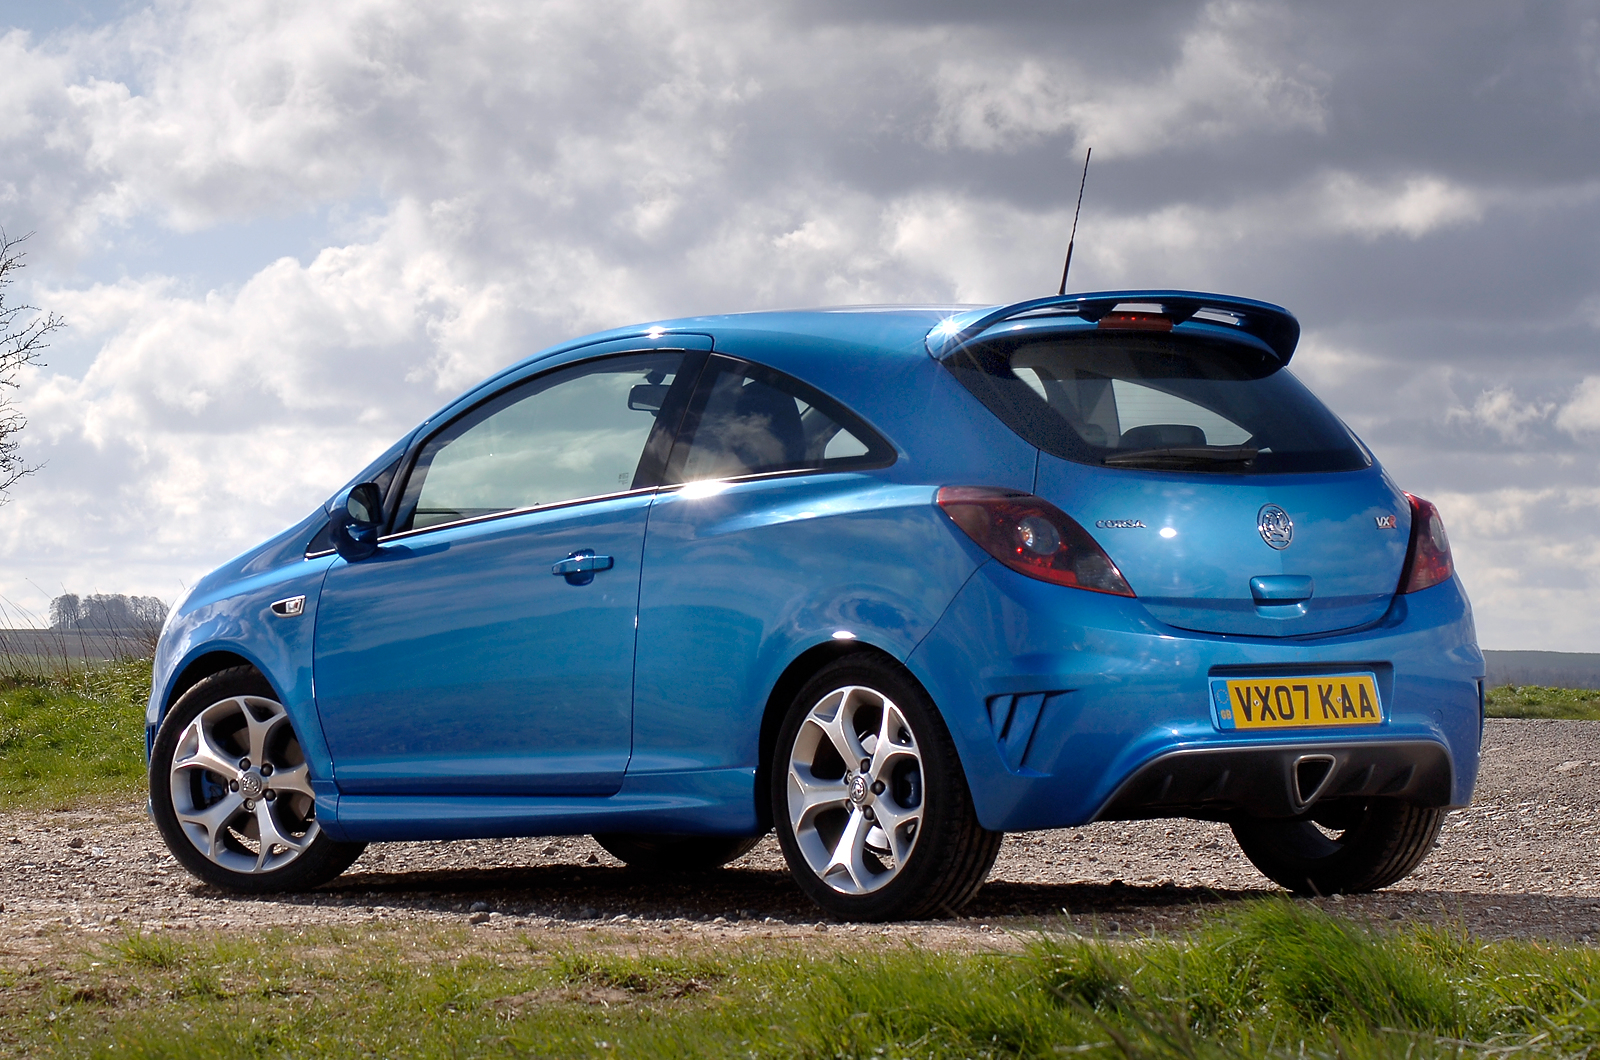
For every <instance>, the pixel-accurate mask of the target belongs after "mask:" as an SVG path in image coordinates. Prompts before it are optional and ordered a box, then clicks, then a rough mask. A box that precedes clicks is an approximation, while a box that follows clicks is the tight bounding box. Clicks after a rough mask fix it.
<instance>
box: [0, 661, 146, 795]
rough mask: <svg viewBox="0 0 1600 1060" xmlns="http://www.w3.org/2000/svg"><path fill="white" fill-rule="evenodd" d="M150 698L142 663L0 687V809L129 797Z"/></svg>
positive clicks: (140, 761)
mask: <svg viewBox="0 0 1600 1060" xmlns="http://www.w3.org/2000/svg"><path fill="white" fill-rule="evenodd" d="M149 695H150V663H149V662H148V661H144V662H122V663H111V664H107V665H103V666H97V667H94V668H91V669H87V670H80V671H77V672H70V671H63V672H62V673H60V674H58V675H57V676H56V677H53V678H50V679H46V680H40V679H31V680H26V681H24V682H22V683H18V682H16V681H14V680H7V681H3V682H0V809H18V808H29V807H40V806H49V807H56V808H69V807H73V806H77V805H82V804H84V803H86V802H93V801H102V800H105V799H108V798H121V797H126V796H133V795H136V794H137V793H138V792H139V790H140V789H141V788H142V787H143V785H144V775H145V767H144V709H145V701H146V700H147V699H148V698H149Z"/></svg>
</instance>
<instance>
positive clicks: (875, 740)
mask: <svg viewBox="0 0 1600 1060" xmlns="http://www.w3.org/2000/svg"><path fill="white" fill-rule="evenodd" d="M771 795H772V818H773V822H774V825H775V827H776V830H777V833H778V843H779V845H780V846H781V847H782V848H783V855H784V857H785V859H787V861H788V862H789V870H790V872H791V873H793V875H794V878H795V881H796V882H797V883H798V884H799V885H800V888H801V889H802V890H803V891H805V892H806V894H807V895H809V896H810V897H811V899H812V900H813V901H815V902H816V903H817V904H818V905H819V906H821V907H822V908H823V909H824V910H825V911H826V912H828V913H829V914H831V915H833V916H835V917H838V918H840V919H843V920H898V919H908V918H915V917H926V916H935V915H951V914H954V913H955V912H957V911H958V910H959V909H960V908H961V907H962V906H963V905H965V904H966V903H967V902H968V901H969V900H970V899H971V898H972V896H973V895H974V894H976V893H977V891H978V888H979V887H980V886H982V884H983V881H984V878H985V877H987V876H988V874H989V869H990V868H991V867H992V866H993V865H994V859H995V855H996V854H998V853H999V852H1000V842H1001V840H1002V839H1003V838H1004V835H1003V833H1000V832H991V831H989V830H988V829H986V828H984V827H983V826H982V825H981V824H979V823H978V815H977V811H976V810H975V809H974V808H973V805H972V796H971V793H970V791H969V790H968V788H967V780H966V776H965V774H964V773H963V772H962V769H961V763H960V761H959V760H958V759H957V757H956V749H955V744H954V742H953V741H952V740H951V738H950V733H949V731H948V730H947V729H946V728H945V725H944V722H943V720H942V719H941V718H940V717H939V714H938V711H937V710H936V709H935V708H934V705H933V702H932V701H931V700H929V699H928V696H927V694H926V693H925V692H923V691H922V689H921V688H920V687H919V686H918V685H917V683H916V682H915V681H914V680H913V679H912V678H911V677H910V675H909V674H906V673H905V672H904V671H903V670H901V669H900V668H899V667H897V666H894V665H892V664H890V663H888V662H884V661H879V660H876V659H860V658H854V659H850V658H847V659H842V660H839V661H838V662H835V663H833V664H831V665H829V666H827V667H826V668H824V669H823V670H822V671H821V672H819V673H818V674H817V675H816V676H815V677H814V678H812V679H811V681H810V682H808V683H807V684H806V686H805V687H804V688H803V689H801V691H800V694H799V695H798V696H796V697H795V700H794V703H793V705H792V706H791V707H790V708H789V713H788V715H787V717H785V719H784V722H783V726H782V728H781V729H780V730H779V732H778V740H777V745H776V747H775V748H774V751H773V768H772V792H771Z"/></svg>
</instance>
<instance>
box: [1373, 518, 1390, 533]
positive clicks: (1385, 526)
mask: <svg viewBox="0 0 1600 1060" xmlns="http://www.w3.org/2000/svg"><path fill="white" fill-rule="evenodd" d="M1373 518H1375V519H1376V520H1377V522H1378V529H1379V530H1393V529H1394V528H1395V519H1394V516H1392V515H1378V516H1374V517H1373Z"/></svg>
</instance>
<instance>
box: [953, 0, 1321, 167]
mask: <svg viewBox="0 0 1600 1060" xmlns="http://www.w3.org/2000/svg"><path fill="white" fill-rule="evenodd" d="M1287 22H1288V20H1287V19H1286V18H1285V17H1284V14H1283V12H1282V10H1281V9H1279V8H1277V7H1275V6H1273V5H1267V4H1255V3H1239V2H1217V3H1211V4H1207V5H1206V6H1205V7H1204V8H1203V9H1202V10H1201V11H1200V13H1199V18H1198V19H1197V20H1196V21H1195V24H1194V25H1193V27H1192V28H1191V29H1190V30H1189V31H1188V32H1187V33H1186V34H1185V35H1184V37H1183V39H1182V41H1181V43H1180V45H1179V48H1178V56H1177V59H1176V61H1175V62H1173V63H1172V64H1171V65H1170V66H1169V67H1168V68H1167V69H1165V70H1162V71H1160V72H1159V73H1158V74H1157V76H1155V77H1153V78H1150V79H1148V80H1146V79H1144V78H1139V79H1132V78H1127V77H1114V76H1113V77H1105V76H1103V75H1100V71H1098V70H1096V69H1095V68H1094V66H1095V64H1094V62H1093V57H1092V56H1084V55H1080V56H1072V57H1067V58H1065V59H1061V58H1052V59H1043V58H1032V57H1030V58H1027V59H1024V60H1023V61H1021V62H1007V61H1006V60H1005V59H1004V58H1002V57H998V56H995V55H993V54H983V53H982V50H981V49H980V50H979V54H978V55H977V56H975V57H969V56H967V55H966V54H963V57H962V58H960V59H951V60H945V61H944V62H942V63H941V64H940V67H939V70H938V74H937V93H938V101H939V110H938V114H937V116H936V117H935V119H934V122H933V127H932V130H931V140H932V142H933V143H934V144H936V145H938V146H941V147H960V148H965V149H968V150H974V151H993V150H1003V151H1006V150H1015V149H1016V148H1018V147H1021V146H1024V145H1028V144H1032V143H1036V142H1038V141H1040V140H1042V139H1045V138H1047V137H1051V136H1054V135H1056V134H1059V133H1062V132H1066V131H1070V132H1072V133H1073V134H1074V135H1075V137H1076V139H1077V140H1078V141H1079V142H1080V143H1086V144H1088V145H1090V146H1093V147H1095V148H1096V149H1098V150H1099V151H1101V153H1102V157H1112V158H1115V157H1125V156H1135V155H1142V154H1148V153H1151V152H1154V151H1161V150H1165V149H1169V148H1171V147H1173V146H1175V145H1183V144H1187V143H1190V142H1194V141H1215V140H1219V139H1227V138H1230V137H1232V136H1234V135H1236V134H1237V133H1238V132H1240V131H1241V130H1245V129H1248V130H1252V131H1261V130H1263V129H1265V130H1271V131H1285V130H1291V129H1309V130H1313V131H1315V130H1320V129H1321V128H1322V126H1323V123H1324V121H1325V119H1326V110H1325V107H1324V103H1323V98H1322V83H1323V81H1324V78H1323V77H1322V75H1321V74H1320V73H1319V72H1318V71H1316V70H1314V69H1295V68H1294V66H1293V64H1291V63H1286V62H1285V55H1284V49H1283V39H1282V38H1283V37H1284V36H1285V35H1286V34H1285V29H1286V26H1285V23H1287ZM1130 36H1131V35H1130ZM957 50H958V51H959V52H961V53H966V52H967V51H968V49H965V48H962V49H957Z"/></svg>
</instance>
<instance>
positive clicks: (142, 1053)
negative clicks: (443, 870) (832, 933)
mask: <svg viewBox="0 0 1600 1060" xmlns="http://www.w3.org/2000/svg"><path fill="white" fill-rule="evenodd" d="M79 945H82V944H79ZM50 963H51V964H53V965H54V966H55V969H56V970H55V971H53V972H52V971H51V970H49V968H48V967H47V966H42V965H41V964H40V963H39V962H37V961H35V962H32V963H30V964H29V966H28V967H27V969H25V970H18V971H11V972H0V1053H3V1052H7V1051H9V1052H11V1053H12V1054H14V1055H25V1056H30V1057H31V1056H61V1057H144V1058H156V1057H197V1058H224V1057H291V1056H292V1057H306V1056H325V1057H338V1058H343V1057H349V1058H356V1057H368V1056H406V1057H452V1058H456V1057H513V1056H515V1057H522V1056H529V1055H532V1056H541V1057H546V1056H548V1057H589V1056H651V1057H655V1056H660V1057H757V1058H762V1057H806V1058H817V1060H823V1058H835V1057H862V1058H877V1057H892V1058H900V1057H934V1058H939V1057H1060V1056H1072V1055H1082V1056H1087V1057H1096V1058H1099V1057H1104V1058H1107V1060H1109V1058H1113V1057H1121V1058H1126V1060H1132V1058H1136V1057H1138V1058H1143V1057H1150V1058H1212V1057H1215V1058H1218V1060H1224V1058H1239V1057H1282V1058H1286V1060H1287V1058H1289V1057H1296V1058H1304V1057H1326V1058H1329V1060H1334V1058H1338V1060H1365V1058H1388V1057H1394V1058H1396V1060H1399V1058H1402V1057H1404V1058H1408V1060H1409V1058H1423V1057H1444V1056H1451V1057H1462V1056H1472V1057H1484V1058H1488V1057H1496V1058H1498V1057H1502V1056H1532V1057H1574V1058H1576V1057H1587V1056H1591V1055H1595V1054H1600V1006H1597V1002H1596V999H1597V998H1600V951H1596V950H1595V949H1592V948H1582V947H1558V946H1547V945H1538V944H1532V943H1517V942H1495V943H1481V942H1477V941H1474V940H1472V939H1470V938H1468V937H1465V936H1463V935H1460V934H1456V933H1453V932H1450V931H1443V930H1439V929H1436V928H1418V929H1414V930H1408V931H1401V932H1391V931H1387V930H1373V929H1369V928H1366V927H1363V926H1360V925H1357V924H1355V923H1353V922H1351V921H1349V920H1346V919H1342V918H1337V917H1332V916H1329V915H1326V914H1324V913H1323V912H1321V911H1320V910H1319V909H1318V908H1316V907H1315V906H1313V905H1310V904H1307V903H1297V902H1292V901H1290V900H1275V901H1263V902H1258V903H1252V904H1248V905H1244V906H1241V907H1238V908H1236V909H1234V910H1232V911H1230V912H1228V913H1224V914H1222V915H1219V916H1216V917H1214V918H1212V919H1211V920H1209V921H1207V922H1206V923H1205V924H1204V925H1203V926H1202V927H1200V928H1198V929H1196V930H1195V931H1194V932H1192V933H1190V934H1188V935H1185V936H1181V937H1175V938H1152V939H1146V940H1140V941H1135V942H1131V943H1105V942H1095V941H1090V940H1085V939H1080V938H1077V937H1075V936H1061V935H1049V934H1046V935H1041V936H1039V937H1037V938H1035V939H1033V940H1032V941H1031V942H1030V943H1029V944H1028V945H1027V946H1026V948H1025V949H1023V950H1022V951H1021V952H1020V953H1009V954H994V953H981V954H973V953H948V952H945V953H940V952H930V951H927V950H922V949H917V948H911V947H903V948H893V949H890V948H878V949H869V948H854V949H847V950H839V951H825V950H819V949H818V948H817V947H816V946H815V945H797V944H785V945H784V946H781V947H779V946H768V947H767V948H765V949H761V948H754V947H749V946H747V947H745V948H743V949H739V950H736V951H734V952H732V953H730V952H728V951H727V950H721V951H715V952H713V951H709V950H706V951H696V950H693V949H692V948H686V947H683V946H679V947H678V948H676V949H673V950H670V951H668V952H662V953H648V952H635V953H632V954H615V953H609V954H608V953H579V952H574V951H571V950H566V949H563V950H558V951H555V952H550V951H547V950H545V949H544V948H542V946H541V941H540V939H539V937H538V936H537V935H536V934H527V933H521V934H519V933H499V932H495V933H487V932H479V933H478V934H476V935H474V934H472V933H471V932H470V931H469V930H468V929H461V928H447V929H420V930H418V929H376V928H370V929H369V928H360V929H354V928H327V929H316V930H305V931H299V932H287V931H281V930H275V931H268V932H263V933H259V934H255V935H251V936H244V935H240V936H235V937H228V938H220V937H219V938H204V939H194V940H184V941H181V942H180V941H176V940H175V939H174V938H173V937H172V936H171V935H170V934H168V935H160V936H129V937H127V938H124V939H121V940H119V941H114V942H107V943H102V944H98V945H90V946H88V947H86V948H82V949H79V950H77V951H76V952H75V953H74V954H73V955H72V956H71V958H70V959H68V960H64V961H61V960H58V961H54V962H50Z"/></svg>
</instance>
